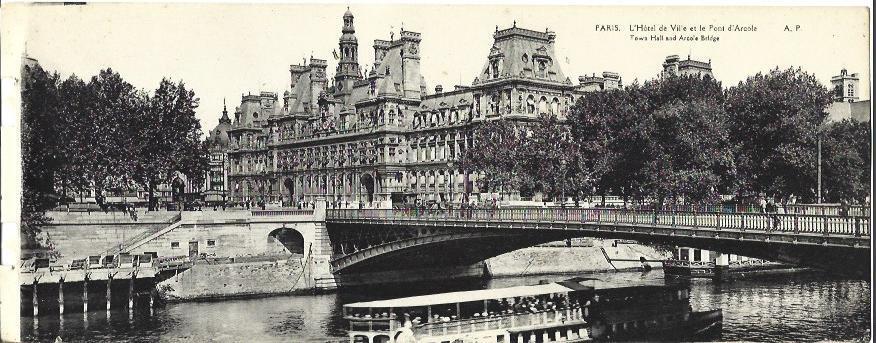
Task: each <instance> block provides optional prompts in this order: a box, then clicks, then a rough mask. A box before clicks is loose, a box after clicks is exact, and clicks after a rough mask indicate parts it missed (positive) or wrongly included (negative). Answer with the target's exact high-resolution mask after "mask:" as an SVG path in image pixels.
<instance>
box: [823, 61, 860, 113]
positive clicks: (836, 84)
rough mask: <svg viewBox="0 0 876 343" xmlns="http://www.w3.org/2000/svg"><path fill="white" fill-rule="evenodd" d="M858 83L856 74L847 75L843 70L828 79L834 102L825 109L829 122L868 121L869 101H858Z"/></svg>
mask: <svg viewBox="0 0 876 343" xmlns="http://www.w3.org/2000/svg"><path fill="white" fill-rule="evenodd" d="M858 81H859V79H858V74H857V73H852V74H849V72H848V71H847V70H846V69H845V68H843V69H842V70H840V73H839V75H836V76H834V77H831V78H830V85H831V87H832V89H833V101H834V102H833V103H832V104H830V107H829V108H828V109H827V112H828V114H829V116H828V119H829V120H830V121H842V120H843V119H854V120H857V121H860V122H869V121H870V100H858V99H859V96H858V94H859V93H860V91H859V88H858Z"/></svg>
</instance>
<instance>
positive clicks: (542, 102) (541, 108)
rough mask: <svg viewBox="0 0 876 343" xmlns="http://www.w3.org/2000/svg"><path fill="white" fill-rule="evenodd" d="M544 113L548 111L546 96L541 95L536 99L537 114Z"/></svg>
mask: <svg viewBox="0 0 876 343" xmlns="http://www.w3.org/2000/svg"><path fill="white" fill-rule="evenodd" d="M545 113H548V103H547V98H545V97H541V99H538V114H545Z"/></svg>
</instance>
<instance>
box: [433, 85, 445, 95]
mask: <svg viewBox="0 0 876 343" xmlns="http://www.w3.org/2000/svg"><path fill="white" fill-rule="evenodd" d="M443 91H444V87H441V85H437V86H435V94H441V93H442V92H443Z"/></svg>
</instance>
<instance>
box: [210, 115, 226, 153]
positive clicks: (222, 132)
mask: <svg viewBox="0 0 876 343" xmlns="http://www.w3.org/2000/svg"><path fill="white" fill-rule="evenodd" d="M230 128H231V124H229V123H227V122H224V121H223V122H220V123H219V124H218V125H216V128H214V129H213V130H212V131H210V137H208V138H207V143H209V145H210V147H211V148H219V149H225V148H228V143H229V142H230V141H231V140H230V139H229V138H228V129H230Z"/></svg>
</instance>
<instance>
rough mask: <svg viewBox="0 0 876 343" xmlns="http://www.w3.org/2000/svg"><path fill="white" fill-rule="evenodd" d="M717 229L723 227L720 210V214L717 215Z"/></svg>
mask: <svg viewBox="0 0 876 343" xmlns="http://www.w3.org/2000/svg"><path fill="white" fill-rule="evenodd" d="M715 229H717V230H720V229H721V212H718V214H716V215H715Z"/></svg>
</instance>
